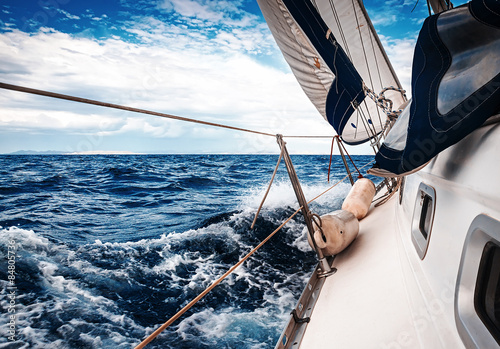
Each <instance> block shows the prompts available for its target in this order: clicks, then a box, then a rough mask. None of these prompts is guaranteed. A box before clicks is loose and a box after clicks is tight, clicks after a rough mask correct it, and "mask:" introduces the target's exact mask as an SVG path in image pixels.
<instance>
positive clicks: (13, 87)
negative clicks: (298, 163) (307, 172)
mask: <svg viewBox="0 0 500 349" xmlns="http://www.w3.org/2000/svg"><path fill="white" fill-rule="evenodd" d="M0 88H3V89H6V90H12V91H18V92H25V93H30V94H34V95H40V96H45V97H52V98H57V99H64V100H68V101H73V102H79V103H85V104H92V105H97V106H100V107H107V108H113V109H120V110H126V111H131V112H134V113H140V114H148V115H154V116H160V117H163V118H168V119H174V120H181V121H186V122H192V123H197V124H202V125H208V126H215V127H222V128H227V129H230V130H236V131H243V132H250V133H256V134H259V135H264V136H271V137H276V135H274V134H271V133H266V132H260V131H254V130H249V129H245V128H240V127H234V126H228V125H223V124H217V123H214V122H208V121H201V120H196V119H190V118H185V117H182V116H176V115H171V114H166V113H159V112H155V111H151V110H146V109H140V108H134V107H127V106H123V105H119V104H112V103H105V102H101V101H96V100H93V99H87V98H80V97H74V96H70V95H64V94H61V93H54V92H48V91H43V90H36V89H33V88H29V87H23V86H17V85H11V84H6V83H3V82H0Z"/></svg>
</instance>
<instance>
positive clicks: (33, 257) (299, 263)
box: [0, 155, 372, 348]
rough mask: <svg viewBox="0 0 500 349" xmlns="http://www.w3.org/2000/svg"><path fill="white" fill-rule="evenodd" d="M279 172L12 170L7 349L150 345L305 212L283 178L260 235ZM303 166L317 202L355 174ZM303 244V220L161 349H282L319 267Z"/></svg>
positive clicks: (210, 158) (179, 165) (5, 224)
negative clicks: (177, 316)
mask: <svg viewBox="0 0 500 349" xmlns="http://www.w3.org/2000/svg"><path fill="white" fill-rule="evenodd" d="M277 158H278V157H277V156H265V155H262V156H260V155H137V156H135V155H120V156H113V155H105V156H104V155H103V156H98V155H92V156H31V155H29V156H28V155H25V156H13V155H12V156H0V226H1V228H0V250H1V251H0V255H1V256H2V257H0V262H1V263H0V279H1V280H0V282H1V283H2V287H1V291H0V305H1V308H2V314H4V316H2V317H1V318H0V347H2V348H4V347H8V348H130V347H133V346H135V345H137V344H138V343H139V342H140V341H141V340H142V339H144V338H145V337H146V336H147V335H148V334H149V333H151V332H152V331H153V330H154V329H156V328H157V327H158V326H160V325H161V324H163V323H164V322H165V321H167V320H168V319H169V318H170V317H171V316H172V315H174V314H175V313H176V312H177V311H178V310H179V309H181V308H182V307H183V306H185V305H186V304H187V303H188V302H189V301H190V300H191V299H193V298H194V297H196V296H197V295H198V294H199V293H200V292H202V291H203V290H204V289H205V288H206V287H208V286H209V285H210V284H211V283H212V282H213V281H214V280H216V279H217V278H218V277H219V276H220V275H222V274H223V273H224V272H225V271H226V270H227V269H229V268H230V267H231V266H232V265H233V264H235V263H236V262H238V261H239V260H240V258H241V257H242V256H244V255H245V254H246V253H248V252H249V251H250V250H251V249H252V248H253V247H254V246H256V245H257V244H258V243H259V242H260V241H262V240H263V239H264V238H265V237H267V235H268V234H269V233H271V232H272V231H273V230H274V229H275V228H276V227H277V226H279V225H280V224H281V223H282V222H283V221H284V220H285V219H286V218H287V217H288V216H289V215H291V214H292V213H293V212H294V211H295V209H296V208H297V207H298V205H297V202H296V199H295V196H294V193H293V190H292V188H291V185H290V184H289V179H288V177H287V174H286V170H285V169H284V166H283V165H282V166H281V168H280V171H279V172H278V175H277V178H276V180H275V183H274V185H273V189H272V190H271V192H270V194H269V197H268V199H267V201H266V204H265V205H264V208H263V210H262V212H261V215H260V217H259V219H258V220H257V225H256V227H255V228H254V229H253V230H251V229H250V225H251V223H252V220H253V217H254V214H255V212H256V210H257V207H258V205H259V203H260V201H261V199H262V196H263V195H264V193H265V190H266V188H267V184H268V182H269V180H270V178H271V174H272V171H273V169H274V166H275V164H276V161H277ZM371 159H372V158H371V157H368V156H358V157H355V161H356V162H357V164H358V165H363V164H365V163H367V162H369V161H370V160H371ZM293 161H294V165H295V166H296V170H297V172H298V175H299V178H300V180H301V183H302V186H303V189H304V192H305V195H306V197H307V198H308V199H310V198H313V197H315V196H316V195H317V194H319V193H321V192H322V191H324V190H325V189H327V188H328V187H330V186H331V183H333V182H334V181H336V180H337V179H339V178H341V177H343V176H344V174H345V173H344V170H343V165H342V163H341V161H340V159H339V158H334V162H333V165H332V174H331V177H332V178H331V183H330V184H329V183H327V181H326V178H327V170H328V157H327V156H295V157H293ZM349 187H350V185H349V184H346V183H343V184H341V185H339V186H338V187H336V188H335V189H333V190H332V191H330V192H329V193H328V194H327V195H326V196H324V197H322V198H320V199H318V201H317V202H315V203H313V204H311V209H312V211H313V212H315V213H318V214H324V213H327V212H329V211H332V210H335V209H338V208H339V207H340V205H341V202H342V199H343V197H345V195H346V194H347V192H348V190H349ZM302 230H303V220H302V217H300V215H298V216H297V217H296V218H294V219H293V220H292V221H291V222H289V223H288V224H287V225H286V226H285V228H284V229H283V230H282V231H281V232H280V233H278V234H277V235H276V236H274V237H273V238H272V239H271V240H270V241H269V242H268V243H267V244H266V245H265V246H264V247H263V248H262V249H261V250H259V252H258V253H256V254H255V255H254V256H253V257H252V258H250V259H249V260H248V261H247V262H246V263H245V264H244V265H243V266H242V267H240V268H238V269H237V270H236V271H235V273H234V274H233V275H231V276H230V277H229V278H228V279H227V280H225V281H224V282H222V283H221V284H220V285H219V286H218V287H217V288H215V290H214V291H213V292H212V293H210V294H209V295H207V296H206V297H205V298H204V299H202V301H200V303H198V304H197V305H195V306H194V307H193V308H192V309H191V310H190V311H189V312H188V313H186V314H185V315H184V316H183V317H182V318H181V319H180V320H178V321H177V322H176V323H174V324H173V325H172V326H171V327H169V328H168V329H167V330H166V331H165V332H163V334H162V335H160V336H159V337H158V338H157V339H156V340H155V341H153V342H152V343H151V344H150V345H148V346H147V348H273V347H274V345H275V343H276V341H277V339H278V338H279V335H280V333H281V330H282V328H283V326H284V325H285V323H286V321H287V319H288V316H289V312H290V311H291V309H292V308H293V306H294V305H295V303H296V301H297V299H298V297H299V295H300V293H301V292H302V289H303V287H304V285H305V283H306V280H307V279H308V277H309V275H310V273H311V271H312V269H313V268H314V265H315V264H316V262H315V257H314V254H313V253H312V252H311V251H310V248H309V246H308V244H307V239H306V237H305V236H304V235H303V233H302ZM8 258H10V260H9V259H8ZM11 316H13V317H11ZM9 331H14V333H15V334H14V337H12V332H9ZM13 339H14V340H15V341H12V340H13Z"/></svg>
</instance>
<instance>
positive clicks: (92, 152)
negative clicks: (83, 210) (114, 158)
mask: <svg viewBox="0 0 500 349" xmlns="http://www.w3.org/2000/svg"><path fill="white" fill-rule="evenodd" d="M3 155H141V153H134V152H131V151H126V150H90V151H79V152H64V151H57V150H46V151H36V150H18V151H16V152H13V153H6V154H3Z"/></svg>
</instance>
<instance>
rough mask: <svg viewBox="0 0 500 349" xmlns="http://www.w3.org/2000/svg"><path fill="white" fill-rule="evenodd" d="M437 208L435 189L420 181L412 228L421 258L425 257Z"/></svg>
mask: <svg viewBox="0 0 500 349" xmlns="http://www.w3.org/2000/svg"><path fill="white" fill-rule="evenodd" d="M435 210H436V191H435V189H434V188H432V187H430V186H428V185H427V184H424V183H420V186H419V188H418V192H417V197H416V200H415V208H414V210H413V219H412V229H411V240H412V242H413V245H414V246H415V249H416V250H417V253H418V256H419V257H420V259H424V257H425V254H426V252H427V248H428V246H429V241H430V235H431V231H432V223H433V222H434V212H435Z"/></svg>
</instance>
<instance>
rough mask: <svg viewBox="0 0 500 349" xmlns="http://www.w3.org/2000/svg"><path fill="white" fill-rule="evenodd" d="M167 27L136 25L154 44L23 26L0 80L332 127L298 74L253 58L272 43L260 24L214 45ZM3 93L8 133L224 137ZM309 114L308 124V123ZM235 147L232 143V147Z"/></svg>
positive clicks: (298, 126)
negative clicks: (29, 29) (33, 31)
mask: <svg viewBox="0 0 500 349" xmlns="http://www.w3.org/2000/svg"><path fill="white" fill-rule="evenodd" d="M148 24H149V25H150V28H149V29H148ZM169 29H170V27H168V28H167V25H164V26H163V27H162V26H161V25H159V23H157V22H156V21H155V20H154V19H146V20H144V21H143V22H142V23H141V25H139V26H138V29H135V30H136V32H137V33H139V34H140V35H144V36H145V37H149V38H150V42H151V43H150V44H144V43H143V44H134V43H130V42H125V41H123V40H118V39H117V38H116V37H114V38H109V39H107V40H100V41H97V40H93V39H89V38H83V37H75V36H73V35H69V34H65V33H61V32H58V31H55V30H53V29H43V30H41V31H39V32H38V33H36V34H31V35H30V34H27V33H23V32H21V31H18V30H13V31H12V32H9V33H2V34H0V80H1V81H4V82H7V83H12V84H18V85H23V86H29V87H33V88H38V89H43V90H48V91H54V92H59V93H63V94H70V95H75V96H80V97H85V98H91V99H97V100H102V101H105V102H110V103H116V104H124V105H128V106H134V107H139V108H144V109H149V110H154V111H160V112H166V113H171V114H174V115H180V116H186V117H193V118H199V119H203V120H206V121H210V122H216V123H223V124H230V125H234V126H237V127H244V128H250V129H256V130H263V131H266V132H271V133H278V132H280V133H285V134H292V133H293V134H307V133H310V134H318V132H319V131H318V130H321V132H324V134H331V133H332V131H331V128H329V126H327V125H326V124H324V121H323V120H322V118H321V117H320V116H319V114H318V113H317V112H316V111H315V110H314V108H313V107H312V105H311V104H310V102H309V101H308V100H307V98H306V97H305V95H304V94H303V92H302V90H301V89H300V87H299V86H298V84H297V82H296V80H295V78H294V77H293V75H292V74H291V73H289V72H283V71H282V70H279V69H275V68H272V67H270V66H266V65H264V64H262V63H259V62H258V61H257V60H256V59H255V58H252V56H250V55H249V54H248V52H252V51H258V50H268V49H269V45H270V44H268V43H263V47H259V42H261V40H262V38H263V34H262V33H261V31H260V30H256V31H254V32H252V31H249V32H243V31H235V32H234V33H226V34H225V35H223V34H224V32H220V33H219V35H217V36H216V37H215V39H214V40H215V41H216V42H213V43H208V45H205V42H206V41H205V40H206V37H205V36H204V33H197V35H190V33H189V32H186V31H183V30H182V28H176V30H177V33H176V34H177V35H173V34H170V35H167V36H163V34H164V33H165V32H168V31H169ZM253 34H254V35H255V36H253V37H252V35H253ZM160 40H161V45H160V44H158V43H159V42H160ZM221 40H227V42H228V44H227V45H225V49H224V50H220V49H218V47H219V46H220V41H221ZM245 52H247V53H245ZM1 94H2V96H3V97H0V99H1V102H2V108H1V109H0V125H1V128H2V130H3V132H6V131H7V130H11V131H13V132H19V131H22V132H25V133H29V132H33V133H44V132H47V133H48V132H49V131H51V130H52V131H58V132H59V131H64V132H66V133H69V134H92V133H97V134H100V135H103V136H113V135H117V134H125V133H126V134H133V133H136V134H140V135H149V136H151V137H155V138H172V137H174V138H175V137H181V136H182V137H183V138H187V139H189V137H192V138H191V139H198V138H197V137H199V134H200V133H199V131H196V130H199V129H203V130H205V131H203V132H202V133H203V134H204V135H205V139H210V138H211V137H214V138H213V139H214V140H220V139H218V138H217V137H219V136H220V133H219V132H218V131H217V132H216V131H215V130H212V131H207V128H206V127H202V126H199V127H198V126H197V127H193V125H190V124H183V123H181V122H179V121H166V120H163V119H158V118H155V117H153V116H151V117H140V116H137V115H134V114H130V113H125V112H118V111H108V110H105V109H103V108H99V107H89V106H81V105H77V104H75V103H70V102H59V101H56V100H52V99H47V98H42V97H31V96H28V95H24V94H20V93H14V92H12V93H8V95H7V96H5V91H1ZM304 116H305V117H306V118H307V117H309V118H310V121H307V119H306V120H305V121H304ZM102 120H105V121H106V122H105V123H104V125H105V127H104V126H103V123H102ZM299 120H303V121H299ZM318 125H320V126H319V127H318ZM322 130H324V131H322ZM196 132H198V133H196ZM245 137H246V136H245ZM252 137H254V136H251V137H250V138H252ZM240 140H241V142H243V143H241V144H240V145H239V146H238V147H239V148H238V149H240V150H242V151H243V150H245V149H248V147H247V146H246V145H247V143H248V141H247V138H241V139H240ZM269 143H270V144H271V148H270V149H275V148H276V144H275V140H274V139H273V138H270V140H266V141H264V142H261V141H251V142H250V144H252V149H255V151H258V152H262V151H265V152H269V151H270V150H269V148H267V147H268V146H269ZM130 150H134V149H130ZM231 151H234V147H233V145H228V152H231Z"/></svg>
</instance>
